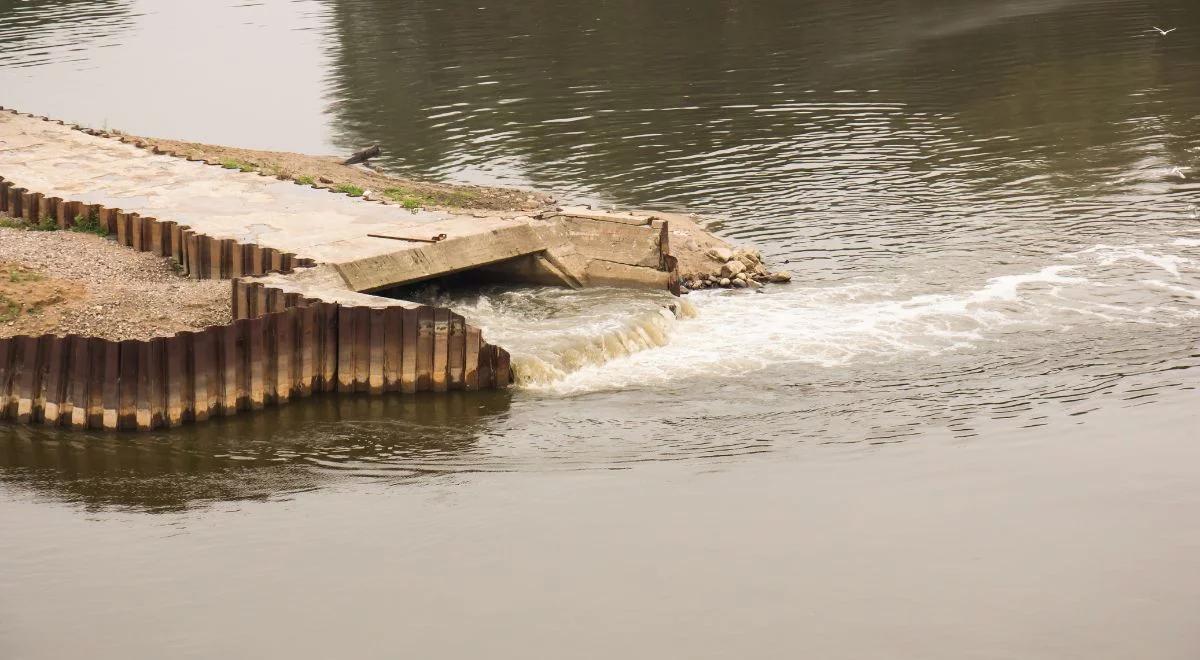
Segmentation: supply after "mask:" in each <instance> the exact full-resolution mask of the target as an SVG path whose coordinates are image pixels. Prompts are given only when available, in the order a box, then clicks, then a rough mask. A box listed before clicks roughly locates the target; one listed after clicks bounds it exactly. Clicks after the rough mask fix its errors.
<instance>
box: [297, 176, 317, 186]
mask: <svg viewBox="0 0 1200 660" xmlns="http://www.w3.org/2000/svg"><path fill="white" fill-rule="evenodd" d="M315 181H316V179H314V178H312V177H311V176H298V177H296V183H298V184H300V185H302V186H311V185H312V184H313V182H315Z"/></svg>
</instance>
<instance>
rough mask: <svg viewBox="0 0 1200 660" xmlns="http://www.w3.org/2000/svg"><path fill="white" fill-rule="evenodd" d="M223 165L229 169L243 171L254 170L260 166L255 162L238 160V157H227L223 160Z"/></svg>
mask: <svg viewBox="0 0 1200 660" xmlns="http://www.w3.org/2000/svg"><path fill="white" fill-rule="evenodd" d="M221 167H224V168H225V169H227V170H239V171H241V172H253V171H255V170H257V169H258V166H257V165H255V164H254V163H247V162H246V161H244V160H237V159H236V158H226V159H225V160H223V161H221Z"/></svg>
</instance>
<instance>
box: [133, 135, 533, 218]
mask: <svg viewBox="0 0 1200 660" xmlns="http://www.w3.org/2000/svg"><path fill="white" fill-rule="evenodd" d="M113 137H116V138H118V139H120V140H122V141H124V142H128V143H131V144H137V145H138V146H142V147H144V148H147V149H151V150H156V151H157V152H161V153H167V154H171V155H174V156H180V157H183V158H188V159H191V160H202V161H205V162H208V163H212V164H219V165H221V166H222V167H227V168H229V169H236V170H242V171H244V172H261V173H263V174H267V175H270V176H274V177H277V178H280V179H286V180H289V181H295V182H297V183H299V184H303V185H311V186H313V187H315V188H325V189H329V190H338V191H342V192H346V193H347V194H350V195H353V196H356V197H357V196H366V197H368V198H369V199H372V200H376V201H381V202H386V203H390V204H399V205H401V206H405V207H407V208H435V209H438V208H444V209H472V210H488V211H536V210H539V209H544V208H546V207H547V206H549V205H551V204H553V202H554V199H553V198H552V197H550V196H549V195H546V194H543V193H538V192H533V191H529V190H517V189H511V188H490V187H487V186H471V185H453V184H446V183H434V182H430V181H417V180H414V179H405V178H401V177H396V176H390V175H387V174H383V173H380V172H376V171H373V170H370V169H367V168H364V167H359V166H348V165H343V164H342V160H344V159H345V156H343V157H335V156H311V155H307V154H297V153H291V152H286V151H258V150H254V149H239V148H237V147H223V146H219V145H213V144H201V143H199V142H182V141H179V140H164V139H160V138H148V137H140V136H133V135H126V134H121V133H117V134H114V135H113Z"/></svg>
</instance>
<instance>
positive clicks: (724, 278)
mask: <svg viewBox="0 0 1200 660" xmlns="http://www.w3.org/2000/svg"><path fill="white" fill-rule="evenodd" d="M706 256H707V257H708V264H707V265H708V266H709V272H703V273H686V274H684V275H683V276H682V277H681V279H682V282H683V288H684V290H686V291H697V290H700V289H730V288H734V289H746V288H748V289H759V288H762V286H763V285H764V284H767V283H772V284H786V283H788V282H791V281H792V274H791V273H790V272H788V271H786V270H784V271H777V272H771V271H769V270H767V267H766V265H764V264H763V260H762V253H761V252H759V251H758V250H756V249H753V248H737V249H732V250H731V249H729V248H724V247H714V248H711V249H709V250H708V251H707V252H706Z"/></svg>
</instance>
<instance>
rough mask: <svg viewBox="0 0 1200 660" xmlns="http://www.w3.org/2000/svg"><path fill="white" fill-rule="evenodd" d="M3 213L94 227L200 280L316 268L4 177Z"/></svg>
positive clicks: (0, 186)
mask: <svg viewBox="0 0 1200 660" xmlns="http://www.w3.org/2000/svg"><path fill="white" fill-rule="evenodd" d="M0 213H2V214H4V215H7V216H9V217H12V218H15V219H18V220H22V221H24V222H26V223H28V224H31V225H36V224H39V223H43V222H46V223H53V224H55V225H57V226H58V227H59V228H60V229H70V228H72V227H74V226H76V225H83V224H86V225H94V226H95V227H96V228H97V229H98V230H100V231H102V232H103V233H105V234H107V235H110V236H113V237H115V238H116V241H117V243H119V244H121V245H124V246H125V247H131V248H133V249H135V250H137V251H139V252H152V253H154V254H155V255H157V256H160V257H165V258H168V259H171V260H172V261H174V262H175V263H176V264H177V265H178V266H179V268H180V270H181V272H182V273H183V274H185V275H187V276H189V277H192V278H195V279H211V280H216V279H233V278H235V277H246V276H254V275H265V274H267V273H290V272H292V271H293V270H295V269H296V268H306V267H309V266H315V265H316V262H314V261H313V260H312V259H302V258H300V257H297V256H296V255H294V254H292V253H290V252H281V251H279V250H276V249H275V248H269V247H262V246H259V245H256V244H252V243H239V242H237V241H235V240H233V239H228V238H226V239H221V238H214V237H212V236H208V235H206V234H198V233H196V232H194V231H193V230H192V229H191V228H190V227H188V226H186V225H181V224H179V223H177V222H174V221H171V220H159V219H157V218H151V217H142V216H140V215H139V214H137V213H126V212H125V211H122V210H121V209H114V208H108V207H105V206H102V205H100V204H87V203H84V202H77V201H70V200H64V199H62V198H60V197H46V196H45V195H44V194H43V193H38V192H30V191H29V190H26V189H25V188H21V187H19V186H17V185H16V184H15V183H14V182H12V181H8V180H6V179H5V178H4V177H2V176H0Z"/></svg>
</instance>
